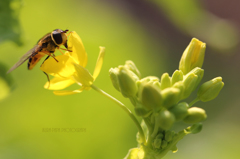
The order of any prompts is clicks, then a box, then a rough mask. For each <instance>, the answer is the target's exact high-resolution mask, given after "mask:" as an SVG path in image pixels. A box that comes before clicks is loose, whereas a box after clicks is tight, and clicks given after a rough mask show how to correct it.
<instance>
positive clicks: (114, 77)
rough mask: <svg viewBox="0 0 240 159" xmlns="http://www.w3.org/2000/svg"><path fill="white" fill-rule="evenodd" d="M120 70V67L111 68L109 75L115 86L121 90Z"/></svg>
mask: <svg viewBox="0 0 240 159" xmlns="http://www.w3.org/2000/svg"><path fill="white" fill-rule="evenodd" d="M118 72H119V69H118V68H110V70H109V75H110V79H111V81H112V84H113V86H114V88H115V89H116V90H118V91H120V88H119V83H118Z"/></svg>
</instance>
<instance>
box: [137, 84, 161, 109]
mask: <svg viewBox="0 0 240 159" xmlns="http://www.w3.org/2000/svg"><path fill="white" fill-rule="evenodd" d="M139 98H140V101H141V102H142V104H143V105H144V106H145V107H146V108H147V109H148V110H152V109H155V110H158V109H159V108H160V107H161V106H162V95H161V92H160V89H159V88H158V87H157V86H155V85H153V84H149V83H142V85H141V87H140V88H139Z"/></svg>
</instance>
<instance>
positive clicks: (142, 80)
mask: <svg viewBox="0 0 240 159" xmlns="http://www.w3.org/2000/svg"><path fill="white" fill-rule="evenodd" d="M151 81H152V82H155V81H159V78H158V77H156V76H147V77H144V78H142V79H141V80H140V82H141V83H143V82H151Z"/></svg>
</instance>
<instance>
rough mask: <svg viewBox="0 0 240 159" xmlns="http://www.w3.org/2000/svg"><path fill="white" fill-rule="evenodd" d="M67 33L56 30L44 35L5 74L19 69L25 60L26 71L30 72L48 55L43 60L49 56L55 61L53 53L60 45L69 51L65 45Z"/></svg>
mask: <svg viewBox="0 0 240 159" xmlns="http://www.w3.org/2000/svg"><path fill="white" fill-rule="evenodd" d="M67 32H68V30H65V31H63V30H61V29H56V30H53V31H52V32H51V33H48V34H46V35H45V36H44V37H42V38H41V39H40V40H39V41H38V43H37V45H35V46H34V47H33V48H32V49H31V50H29V51H28V52H27V53H26V54H24V55H23V56H22V57H21V58H20V60H19V61H18V62H17V63H16V64H15V65H13V66H12V67H11V68H10V69H9V70H8V72H7V73H10V72H11V71H13V70H15V69H16V68H17V67H19V66H20V65H21V64H23V63H24V62H25V61H27V60H28V69H29V70H31V69H33V67H34V66H35V65H36V64H37V63H38V62H39V60H40V59H41V58H42V57H43V56H45V55H48V56H47V58H46V59H45V60H47V59H48V58H49V57H50V56H51V57H53V58H54V59H55V60H56V61H57V59H56V58H55V55H54V52H55V50H56V49H59V47H60V46H61V45H64V46H65V48H66V49H67V51H69V50H68V45H67V34H66V33H67ZM61 49H62V48H61ZM66 49H62V50H66ZM45 60H44V61H45ZM57 62H58V61H57ZM43 63H44V62H43ZM44 73H45V72H44ZM45 74H46V73H45ZM46 75H47V74H46ZM47 77H48V75H47ZM48 81H49V77H48Z"/></svg>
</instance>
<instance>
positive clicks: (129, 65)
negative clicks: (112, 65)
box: [125, 60, 141, 78]
mask: <svg viewBox="0 0 240 159" xmlns="http://www.w3.org/2000/svg"><path fill="white" fill-rule="evenodd" d="M125 67H126V68H127V69H129V70H131V71H132V72H133V73H134V74H135V75H137V76H138V78H141V74H140V72H139V70H138V69H137V67H136V65H135V64H134V63H133V62H132V61H130V60H128V61H126V62H125Z"/></svg>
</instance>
